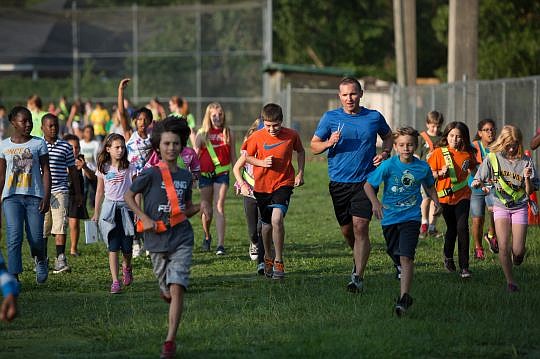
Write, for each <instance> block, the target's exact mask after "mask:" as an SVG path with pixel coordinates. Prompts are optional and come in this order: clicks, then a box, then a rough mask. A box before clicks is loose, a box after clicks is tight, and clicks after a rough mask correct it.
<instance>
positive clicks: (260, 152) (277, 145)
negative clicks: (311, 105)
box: [242, 127, 304, 193]
mask: <svg viewBox="0 0 540 359" xmlns="http://www.w3.org/2000/svg"><path fill="white" fill-rule="evenodd" d="M242 149H245V150H246V152H247V154H248V155H249V156H254V157H255V158H257V159H260V160H262V159H265V158H266V157H268V156H273V158H272V167H269V168H266V167H259V166H253V176H254V177H255V188H254V191H255V192H262V193H272V192H274V191H275V190H277V189H278V188H280V187H284V186H294V176H295V174H294V167H293V166H292V163H291V162H292V152H293V150H294V151H296V152H303V151H304V147H303V146H302V141H301V140H300V137H299V136H298V133H297V132H296V131H295V130H292V129H290V128H286V127H282V128H281V130H280V131H279V133H278V135H277V136H276V137H273V136H271V135H270V134H269V133H268V131H267V130H265V129H264V128H263V129H261V130H259V131H256V132H254V133H253V134H252V135H251V136H249V138H248V139H247V140H246V142H244V144H243V145H242Z"/></svg>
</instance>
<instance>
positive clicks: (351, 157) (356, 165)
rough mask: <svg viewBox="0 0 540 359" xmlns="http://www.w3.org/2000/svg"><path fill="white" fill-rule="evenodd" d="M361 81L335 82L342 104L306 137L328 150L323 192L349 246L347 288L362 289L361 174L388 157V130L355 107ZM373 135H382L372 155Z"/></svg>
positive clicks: (365, 237) (366, 207)
mask: <svg viewBox="0 0 540 359" xmlns="http://www.w3.org/2000/svg"><path fill="white" fill-rule="evenodd" d="M362 95H363V91H362V86H361V85H360V83H359V82H358V80H356V79H355V78H351V77H346V78H344V79H343V80H341V82H340V84H339V94H338V96H339V99H340V101H341V104H342V107H341V108H338V109H335V110H331V111H328V112H326V113H325V114H324V115H323V116H322V118H321V120H320V122H319V125H318V127H317V130H316V131H315V135H314V136H313V138H312V140H311V151H312V152H313V154H319V153H323V152H325V151H328V153H327V156H328V176H329V177H330V185H329V191H330V195H331V197H332V202H333V205H334V212H335V215H336V218H337V221H338V223H339V225H340V227H341V233H342V234H343V236H344V237H345V238H346V239H347V242H348V243H349V246H350V247H351V248H352V250H353V259H354V264H355V265H354V269H353V273H352V275H351V281H350V282H349V284H348V285H347V289H348V290H349V291H351V292H360V291H362V289H363V275H364V269H365V267H366V264H367V260H368V257H369V252H370V247H371V245H370V242H369V222H370V220H371V216H372V212H371V202H370V201H369V199H368V198H367V196H366V194H365V192H364V182H365V181H366V178H367V175H368V174H369V173H370V172H371V171H373V169H375V167H376V166H378V165H379V164H380V163H381V162H382V161H383V160H385V159H387V158H388V157H389V156H390V151H391V149H392V130H391V129H390V127H389V126H388V124H387V123H386V120H385V119H384V117H383V116H382V115H381V114H380V113H379V112H378V111H374V110H370V109H367V108H365V107H362V106H360V99H361V98H362ZM377 135H378V136H379V137H381V139H382V140H383V145H382V148H383V150H382V152H381V153H379V154H377V152H376V151H377V148H376V142H377Z"/></svg>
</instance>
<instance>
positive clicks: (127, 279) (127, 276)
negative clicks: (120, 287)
mask: <svg viewBox="0 0 540 359" xmlns="http://www.w3.org/2000/svg"><path fill="white" fill-rule="evenodd" d="M122 273H123V274H124V278H122V282H123V283H124V285H125V286H126V287H127V286H128V285H130V284H131V283H133V268H132V267H122Z"/></svg>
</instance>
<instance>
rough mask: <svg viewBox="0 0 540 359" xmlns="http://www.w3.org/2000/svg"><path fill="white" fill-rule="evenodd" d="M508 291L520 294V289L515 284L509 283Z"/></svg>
mask: <svg viewBox="0 0 540 359" xmlns="http://www.w3.org/2000/svg"><path fill="white" fill-rule="evenodd" d="M507 288H508V291H509V292H510V293H515V292H519V288H518V286H517V285H516V284H515V283H508V287H507Z"/></svg>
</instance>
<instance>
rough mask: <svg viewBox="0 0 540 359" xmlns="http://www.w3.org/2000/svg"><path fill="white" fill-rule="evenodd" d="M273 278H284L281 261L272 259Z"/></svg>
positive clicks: (283, 268) (283, 267)
mask: <svg viewBox="0 0 540 359" xmlns="http://www.w3.org/2000/svg"><path fill="white" fill-rule="evenodd" d="M272 278H273V279H283V278H285V265H284V264H283V262H278V261H274V273H273V275H272Z"/></svg>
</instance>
